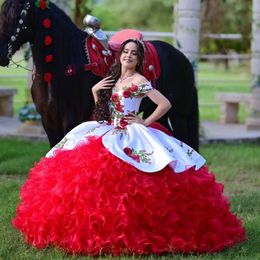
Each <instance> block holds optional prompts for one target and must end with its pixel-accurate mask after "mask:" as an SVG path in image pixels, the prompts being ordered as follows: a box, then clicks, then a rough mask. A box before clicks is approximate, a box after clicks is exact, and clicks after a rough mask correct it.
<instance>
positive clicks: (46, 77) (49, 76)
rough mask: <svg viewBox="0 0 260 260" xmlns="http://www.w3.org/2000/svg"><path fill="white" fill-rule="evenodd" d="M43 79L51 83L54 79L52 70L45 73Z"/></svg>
mask: <svg viewBox="0 0 260 260" xmlns="http://www.w3.org/2000/svg"><path fill="white" fill-rule="evenodd" d="M43 79H44V81H46V82H48V83H50V82H51V80H52V74H51V73H50V72H46V73H44V76H43Z"/></svg>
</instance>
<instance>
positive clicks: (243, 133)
mask: <svg viewBox="0 0 260 260" xmlns="http://www.w3.org/2000/svg"><path fill="white" fill-rule="evenodd" d="M201 132H202V136H203V137H201V139H200V141H201V143H216V142H228V143H240V142H248V141H250V142H256V141H257V142H260V130H247V129H246V126H245V125H242V124H220V123H218V122H209V121H207V122H206V121H204V122H201ZM0 137H20V138H28V139H33V140H47V137H46V135H45V133H44V131H43V129H42V127H40V126H34V125H24V124H23V123H21V122H20V121H19V120H18V119H17V118H16V117H13V118H9V117H0ZM0 148H1V147H0Z"/></svg>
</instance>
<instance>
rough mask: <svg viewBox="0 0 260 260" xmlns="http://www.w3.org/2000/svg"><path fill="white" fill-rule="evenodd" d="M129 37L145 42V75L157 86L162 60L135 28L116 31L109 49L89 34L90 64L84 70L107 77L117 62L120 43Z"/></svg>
mask: <svg viewBox="0 0 260 260" xmlns="http://www.w3.org/2000/svg"><path fill="white" fill-rule="evenodd" d="M127 39H138V40H140V41H142V42H143V43H144V49H145V63H144V66H143V72H144V76H145V77H146V78H147V79H148V80H149V81H151V83H152V85H153V86H154V87H155V81H156V79H157V78H158V77H159V76H160V61H159V57H158V54H157V51H156V49H155V47H154V46H153V45H152V44H151V43H150V42H148V41H143V35H142V34H141V33H140V32H139V31H137V30H133V29H125V30H122V31H118V32H117V33H115V34H114V35H113V36H112V37H111V38H110V40H109V42H108V49H106V48H105V47H104V45H103V44H102V43H101V42H100V41H99V40H98V39H96V38H95V37H92V36H88V37H87V38H86V42H85V52H86V55H87V58H88V60H89V64H85V65H84V70H85V71H88V70H91V71H92V72H93V73H94V74H95V75H97V76H101V77H105V76H107V74H108V70H109V68H110V66H111V65H112V64H113V63H114V62H115V59H116V55H117V53H118V51H119V48H120V45H121V44H122V43H123V42H124V41H125V40H127Z"/></svg>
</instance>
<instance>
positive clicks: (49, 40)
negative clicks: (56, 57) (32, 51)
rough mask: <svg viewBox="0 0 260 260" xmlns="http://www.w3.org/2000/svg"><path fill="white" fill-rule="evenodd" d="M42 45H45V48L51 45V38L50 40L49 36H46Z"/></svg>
mask: <svg viewBox="0 0 260 260" xmlns="http://www.w3.org/2000/svg"><path fill="white" fill-rule="evenodd" d="M44 44H45V45H47V46H48V45H51V44H52V38H51V36H49V35H47V36H46V37H45V38H44Z"/></svg>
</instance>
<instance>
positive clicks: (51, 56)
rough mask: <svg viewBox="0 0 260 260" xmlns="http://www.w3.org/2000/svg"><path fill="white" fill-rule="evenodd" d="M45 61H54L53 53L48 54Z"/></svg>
mask: <svg viewBox="0 0 260 260" xmlns="http://www.w3.org/2000/svg"><path fill="white" fill-rule="evenodd" d="M45 61H46V62H47V63H49V62H52V61H53V55H52V54H49V55H46V56H45Z"/></svg>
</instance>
